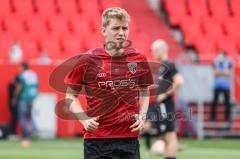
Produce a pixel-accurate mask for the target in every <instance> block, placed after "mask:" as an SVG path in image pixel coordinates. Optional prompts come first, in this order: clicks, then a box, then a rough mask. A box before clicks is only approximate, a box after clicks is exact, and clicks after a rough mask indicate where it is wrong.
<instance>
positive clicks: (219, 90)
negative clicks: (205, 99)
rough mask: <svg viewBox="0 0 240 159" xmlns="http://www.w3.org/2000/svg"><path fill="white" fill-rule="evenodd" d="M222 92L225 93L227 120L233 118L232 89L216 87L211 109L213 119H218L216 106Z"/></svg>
mask: <svg viewBox="0 0 240 159" xmlns="http://www.w3.org/2000/svg"><path fill="white" fill-rule="evenodd" d="M220 94H223V95H224V105H225V119H226V120H227V121H229V120H230V118H231V110H230V109H231V104H230V90H229V89H215V90H214V98H213V103H212V109H211V119H212V120H215V119H216V107H217V105H218V99H219V96H220Z"/></svg>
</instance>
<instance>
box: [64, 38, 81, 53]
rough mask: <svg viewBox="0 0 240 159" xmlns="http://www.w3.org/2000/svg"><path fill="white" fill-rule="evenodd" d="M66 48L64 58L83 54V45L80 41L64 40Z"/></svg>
mask: <svg viewBox="0 0 240 159" xmlns="http://www.w3.org/2000/svg"><path fill="white" fill-rule="evenodd" d="M62 43H63V47H64V56H65V57H71V56H74V55H77V54H79V53H82V52H83V48H82V43H81V40H80V39H74V38H69V39H67V38H66V39H62Z"/></svg>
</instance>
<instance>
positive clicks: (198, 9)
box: [187, 0, 209, 21]
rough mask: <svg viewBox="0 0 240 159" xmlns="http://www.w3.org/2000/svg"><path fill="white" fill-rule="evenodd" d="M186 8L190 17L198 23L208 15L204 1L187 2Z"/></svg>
mask: <svg viewBox="0 0 240 159" xmlns="http://www.w3.org/2000/svg"><path fill="white" fill-rule="evenodd" d="M187 6H188V9H189V12H190V14H191V16H192V17H193V18H194V19H197V20H198V21H201V20H202V19H204V18H205V17H207V16H208V15H209V10H208V8H207V3H206V0H188V1H187Z"/></svg>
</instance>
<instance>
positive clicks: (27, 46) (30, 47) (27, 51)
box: [19, 39, 39, 60]
mask: <svg viewBox="0 0 240 159" xmlns="http://www.w3.org/2000/svg"><path fill="white" fill-rule="evenodd" d="M19 43H20V46H21V48H22V50H23V57H24V59H27V60H28V59H36V58H38V57H39V54H38V48H37V44H36V42H35V41H34V40H33V39H22V40H20V41H19Z"/></svg>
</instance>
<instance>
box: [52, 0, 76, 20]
mask: <svg viewBox="0 0 240 159" xmlns="http://www.w3.org/2000/svg"><path fill="white" fill-rule="evenodd" d="M56 5H57V10H58V12H59V14H60V15H61V16H65V17H71V16H74V15H76V14H77V12H78V11H77V9H78V8H77V7H78V6H77V2H76V0H57V1H56Z"/></svg>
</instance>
